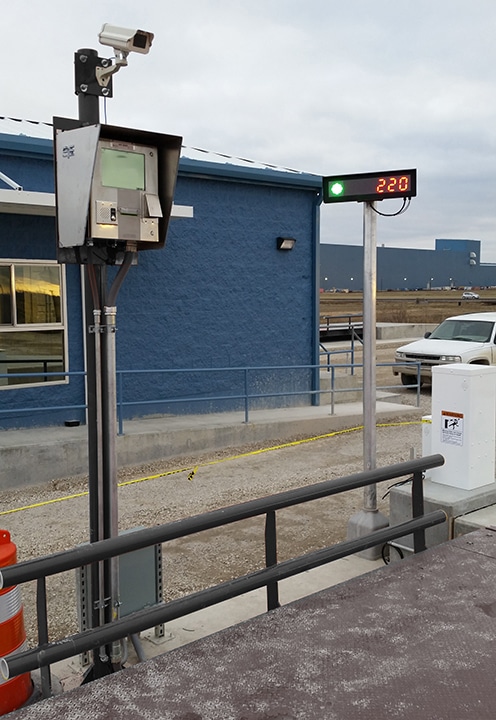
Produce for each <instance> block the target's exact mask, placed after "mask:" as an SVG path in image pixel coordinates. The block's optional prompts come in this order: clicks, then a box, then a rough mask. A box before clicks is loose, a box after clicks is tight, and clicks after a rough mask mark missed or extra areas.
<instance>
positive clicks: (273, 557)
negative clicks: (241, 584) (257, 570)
mask: <svg viewBox="0 0 496 720" xmlns="http://www.w3.org/2000/svg"><path fill="white" fill-rule="evenodd" d="M274 565H277V537H276V514H275V512H274V510H270V511H269V512H268V513H267V514H266V516H265V567H272V566H274ZM278 607H280V603H279V587H278V585H277V581H275V582H269V583H267V610H275V609H276V608H278Z"/></svg>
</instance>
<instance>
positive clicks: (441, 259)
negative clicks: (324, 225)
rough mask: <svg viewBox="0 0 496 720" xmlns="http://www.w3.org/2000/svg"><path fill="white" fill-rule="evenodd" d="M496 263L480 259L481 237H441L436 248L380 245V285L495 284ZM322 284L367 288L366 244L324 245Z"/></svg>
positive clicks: (328, 287) (325, 286) (329, 287)
mask: <svg viewBox="0 0 496 720" xmlns="http://www.w3.org/2000/svg"><path fill="white" fill-rule="evenodd" d="M495 285H496V265H494V264H492V263H481V262H480V240H461V239H460V240H459V239H437V240H436V241H435V248H434V250H417V249H404V248H388V247H378V248H377V289H378V290H397V289H398V290H415V289H424V288H425V289H428V288H435V287H491V286H495ZM320 287H321V288H322V289H323V290H333V289H348V290H352V291H353V290H354V291H361V290H363V247H362V246H358V245H330V244H324V243H322V244H321V246H320Z"/></svg>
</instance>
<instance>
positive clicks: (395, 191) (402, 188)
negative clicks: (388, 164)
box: [323, 170, 417, 203]
mask: <svg viewBox="0 0 496 720" xmlns="http://www.w3.org/2000/svg"><path fill="white" fill-rule="evenodd" d="M323 183H324V186H323V190H324V197H323V200H324V202H325V203H335V202H352V201H356V202H372V201H374V200H384V199H385V198H410V197H415V195H416V194H417V171H416V170H388V171H386V172H374V173H355V174H353V175H331V176H329V177H325V178H323Z"/></svg>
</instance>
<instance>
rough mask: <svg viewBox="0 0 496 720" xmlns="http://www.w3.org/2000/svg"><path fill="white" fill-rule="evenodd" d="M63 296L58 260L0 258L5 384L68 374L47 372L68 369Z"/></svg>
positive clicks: (0, 353)
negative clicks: (10, 259)
mask: <svg viewBox="0 0 496 720" xmlns="http://www.w3.org/2000/svg"><path fill="white" fill-rule="evenodd" d="M63 298H64V294H63V273H62V267H61V266H60V265H58V264H57V263H55V262H53V263H48V262H40V261H34V260H31V261H22V260H13V261H5V260H0V388H3V387H10V386H12V385H21V384H22V385H26V384H29V385H38V384H42V383H46V382H63V381H64V380H65V378H64V376H63V375H50V374H48V375H45V376H43V375H42V373H54V372H57V371H61V370H64V369H65V355H66V353H65V326H64V303H63ZM33 373H35V375H34V376H33Z"/></svg>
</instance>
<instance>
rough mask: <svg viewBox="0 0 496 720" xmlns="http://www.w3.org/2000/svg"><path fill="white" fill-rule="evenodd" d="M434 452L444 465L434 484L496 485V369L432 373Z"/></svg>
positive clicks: (456, 367)
mask: <svg viewBox="0 0 496 720" xmlns="http://www.w3.org/2000/svg"><path fill="white" fill-rule="evenodd" d="M430 430H431V433H430V435H431V437H430V443H431V452H432V453H433V454H435V453H440V454H441V455H443V456H444V458H445V464H444V465H443V466H442V467H440V468H434V469H433V470H431V472H430V479H431V480H432V482H436V483H441V484H443V485H450V486H452V487H456V488H461V489H462V490H473V489H475V488H478V487H482V486H484V485H489V484H491V483H494V474H495V433H496V367H493V366H486V365H467V364H452V365H440V366H438V367H434V368H433V370H432V424H431V428H430Z"/></svg>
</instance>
